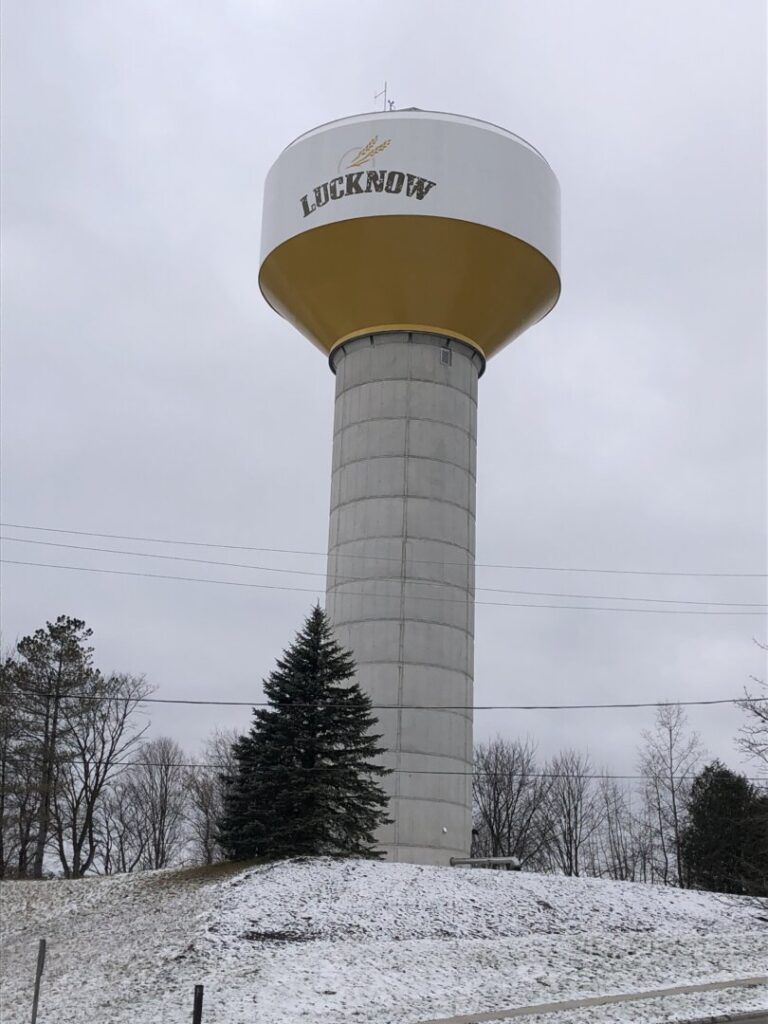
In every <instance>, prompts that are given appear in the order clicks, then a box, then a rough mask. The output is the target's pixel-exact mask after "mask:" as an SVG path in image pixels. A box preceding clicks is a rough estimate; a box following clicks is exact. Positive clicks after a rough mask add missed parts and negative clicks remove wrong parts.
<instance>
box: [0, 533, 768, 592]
mask: <svg viewBox="0 0 768 1024" xmlns="http://www.w3.org/2000/svg"><path fill="white" fill-rule="evenodd" d="M0 541H6V542H8V541H10V542H12V543H14V544H34V545H39V546H42V547H52V548H67V549H70V550H75V551H95V552H99V553H101V554H109V555H128V556H130V557H133V558H160V559H163V560H165V561H173V562H194V563H195V564H197V565H216V566H226V567H227V568H230V569H251V570H255V571H257V572H274V573H279V574H283V573H285V574H287V575H291V576H314V577H319V578H322V579H325V580H337V581H340V582H339V583H336V584H334V585H336V586H341V585H346V584H348V583H410V584H412V585H413V584H415V585H416V586H425V587H454V588H455V587H456V586H457V585H456V584H452V583H449V582H447V581H445V580H425V579H419V578H417V577H413V576H382V577H370V576H340V575H337V576H334V575H332V574H331V573H327V572H312V571H310V570H307V569H285V568H279V567H275V566H271V565H253V564H250V563H248V562H222V561H218V560H216V559H210V558H192V557H190V556H189V555H166V554H160V553H154V552H149V551H123V550H120V549H119V548H102V547H92V546H90V545H86V544H65V543H62V542H57V541H47V540H34V539H32V538H29V537H8V536H0ZM473 590H474V591H475V592H483V593H492V594H517V595H520V596H525V597H556V598H573V599H579V600H581V599H583V600H591V601H644V602H646V603H648V604H691V605H700V606H705V607H719V608H762V609H766V608H768V605H767V604H765V603H758V602H745V601H692V600H685V599H683V598H671V597H665V598H661V597H622V596H619V595H616V594H568V593H562V592H554V593H552V592H549V591H541V590H509V589H506V588H502V587H474V588H473ZM382 596H389V595H382ZM430 600H433V599H432V598H430Z"/></svg>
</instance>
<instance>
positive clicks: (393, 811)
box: [326, 332, 484, 864]
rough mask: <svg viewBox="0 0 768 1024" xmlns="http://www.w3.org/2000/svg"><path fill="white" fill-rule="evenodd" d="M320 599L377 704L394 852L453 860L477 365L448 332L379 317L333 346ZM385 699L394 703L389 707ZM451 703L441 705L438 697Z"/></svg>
mask: <svg viewBox="0 0 768 1024" xmlns="http://www.w3.org/2000/svg"><path fill="white" fill-rule="evenodd" d="M332 361H333V368H334V370H335V372H336V408H335V425H334V441H333V477H332V485H331V518H330V534H329V557H328V591H327V602H326V607H327V611H328V614H329V616H330V618H331V621H332V623H333V625H334V628H335V631H336V635H337V637H338V639H339V641H340V642H341V643H343V644H344V645H345V646H346V647H348V648H349V649H350V650H351V651H352V652H353V654H354V657H355V660H356V663H357V679H358V681H359V683H360V684H361V686H362V687H363V689H364V690H365V691H366V692H367V693H368V694H369V695H370V696H371V698H372V699H373V703H374V705H377V708H376V710H375V712H374V713H375V714H376V716H377V718H378V720H379V725H378V727H377V731H379V732H381V733H382V734H383V738H382V741H381V742H382V746H384V747H386V748H387V750H388V753H387V755H386V756H385V757H384V758H383V763H384V764H385V765H386V767H388V768H391V769H393V773H392V774H391V775H389V776H387V778H386V779H385V780H383V784H384V786H385V788H386V790H387V792H388V794H389V796H390V809H389V813H390V817H392V818H393V819H394V820H393V823H392V824H391V825H389V826H386V827H385V828H384V829H383V830H382V832H381V834H380V835H379V837H378V839H379V842H380V844H381V846H382V848H383V849H384V850H385V853H386V855H387V857H388V858H389V859H391V860H400V861H410V862H416V863H425V864H448V863H449V860H450V858H451V857H461V856H467V855H468V854H469V848H470V842H471V833H472V820H471V812H472V786H471V781H472V780H471V771H472V710H471V708H472V678H473V636H474V557H475V555H474V552H475V453H476V424H477V381H478V375H479V372H480V371H481V369H482V367H483V363H484V361H483V358H482V356H481V355H480V354H479V353H478V352H477V350H476V349H475V348H473V347H471V346H469V345H466V344H464V343H462V342H460V341H456V340H455V339H449V338H446V337H445V336H439V335H433V334H415V333H406V332H402V333H398V332H392V333H386V334H380V335H374V336H366V337H364V338H360V339H356V340H352V341H349V342H346V343H345V344H343V345H342V346H340V347H339V348H338V349H337V350H336V351H335V353H334V355H333V359H332ZM381 705H388V707H385V708H382V707H380V706H381ZM440 708H444V710H440Z"/></svg>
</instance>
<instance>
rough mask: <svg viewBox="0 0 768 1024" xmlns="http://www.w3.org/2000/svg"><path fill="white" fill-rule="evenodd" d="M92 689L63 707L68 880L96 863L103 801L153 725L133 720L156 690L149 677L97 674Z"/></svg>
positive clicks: (57, 825) (62, 848) (59, 836)
mask: <svg viewBox="0 0 768 1024" xmlns="http://www.w3.org/2000/svg"><path fill="white" fill-rule="evenodd" d="M86 690H87V692H86V691H85V690H83V691H81V694H80V699H79V700H78V701H77V702H72V701H64V702H62V706H61V718H62V724H63V726H64V728H65V729H66V734H67V737H68V742H67V748H68V751H69V754H68V756H67V757H66V758H60V759H59V760H58V761H57V764H56V772H55V783H54V796H53V813H52V819H53V836H54V841H55V843H56V849H57V852H58V855H59V860H60V862H61V866H62V869H63V871H64V874H65V876H66V877H67V878H80V877H81V876H82V875H84V874H86V872H87V871H89V870H90V869H91V867H92V866H93V864H94V861H95V859H96V856H97V854H98V852H99V845H100V842H101V840H102V833H101V831H100V829H99V828H98V816H97V810H98V807H99V804H100V802H101V801H102V799H103V797H104V796H105V791H106V787H107V785H108V783H109V781H110V779H111V778H112V777H113V776H114V774H115V772H116V771H118V769H119V768H120V762H121V761H122V760H123V759H124V758H126V757H128V756H129V755H130V753H131V751H132V750H133V749H134V748H135V747H136V746H137V745H138V743H139V741H140V739H141V736H142V735H143V733H144V732H145V731H146V728H147V727H146V726H144V728H140V727H138V726H136V725H134V723H133V716H134V712H135V710H136V708H137V706H138V704H139V702H140V701H141V699H142V698H143V697H146V696H147V694H148V693H149V692H150V687H149V686H148V685H147V684H146V682H145V681H144V679H142V678H140V677H133V676H128V675H112V676H108V677H104V676H102V675H100V674H99V673H93V674H92V675H91V676H90V679H89V685H88V686H87V688H86Z"/></svg>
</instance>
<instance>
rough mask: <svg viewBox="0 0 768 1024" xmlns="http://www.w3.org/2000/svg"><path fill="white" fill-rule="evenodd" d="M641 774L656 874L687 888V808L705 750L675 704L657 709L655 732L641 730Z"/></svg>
mask: <svg viewBox="0 0 768 1024" xmlns="http://www.w3.org/2000/svg"><path fill="white" fill-rule="evenodd" d="M642 735H643V746H642V747H641V748H640V751H639V754H640V771H641V773H642V775H643V776H644V780H645V794H644V795H645V801H646V803H647V806H648V812H649V813H648V818H649V820H650V821H652V822H653V832H654V840H655V843H654V845H655V849H656V858H655V860H656V869H655V870H656V874H657V876H658V877H659V879H660V880H661V881H662V882H664V883H665V884H670V883H672V884H676V885H680V886H685V884H686V882H685V872H684V867H683V857H682V834H683V827H684V824H685V813H686V812H685V808H686V805H687V803H688V798H689V796H690V791H691V785H692V782H693V776H694V775H695V774H696V769H697V767H698V766H699V764H700V762H701V759H702V756H703V748H702V745H701V742H700V740H699V736H698V734H697V733H695V732H693V733H688V732H687V730H686V717H685V712H684V711H683V709H682V708H681V707H680V705H679V704H668V705H666V706H664V707H659V708H657V709H656V722H655V724H654V727H653V729H646V730H644V731H643V734H642Z"/></svg>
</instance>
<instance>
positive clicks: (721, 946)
mask: <svg viewBox="0 0 768 1024" xmlns="http://www.w3.org/2000/svg"><path fill="white" fill-rule="evenodd" d="M1 897H2V925H3V932H2V941H3V952H2V963H1V965H0V968H1V970H0V981H1V983H2V989H1V991H2V1004H1V1005H2V1011H3V1012H2V1019H3V1021H4V1024H16V1022H19V1024H20V1022H22V1021H26V1020H28V1019H29V1008H30V1004H31V987H32V979H33V976H34V965H35V959H36V951H37V940H38V939H39V938H43V937H44V938H46V939H47V940H48V950H49V953H48V962H47V964H46V971H45V976H44V982H43V989H42V997H41V1009H40V1021H41V1024H47V1022H53V1021H55V1022H57V1024H92V1022H93V1021H94V1020H99V1019H103V1020H105V1021H108V1022H110V1024H128V1022H129V1021H130V1022H131V1024H135V1022H136V1021H141V1022H142V1024H155V1022H157V1024H160V1022H162V1024H176V1022H179V1024H181V1022H182V1021H183V1022H187V1021H188V1020H189V1019H190V1017H191V1005H192V989H193V986H194V985H195V984H196V983H203V984H204V985H205V988H206V992H205V1013H204V1018H203V1019H204V1021H206V1022H208V1021H210V1022H211V1024H256V1022H258V1024H294V1022H306V1024H321V1022H322V1024H352V1022H362V1021H364V1022H366V1024H368V1022H369V1024H416V1022H418V1021H421V1020H425V1019H429V1018H435V1017H441V1016H449V1015H451V1014H459V1013H472V1012H478V1011H482V1010H492V1009H497V1008H511V1007H514V1006H524V1005H529V1004H536V1003H549V1002H554V1001H556V1000H561V999H563V1000H564V999H574V998H582V997H585V996H593V995H604V994H607V993H625V992H639V991H645V990H648V989H655V988H665V987H669V986H673V985H686V984H695V983H698V982H702V983H703V982H708V981H721V980H722V981H728V980H733V979H736V978H742V977H747V976H752V975H758V974H762V973H766V971H767V970H768V906H766V907H763V908H761V907H760V906H758V905H756V904H755V903H754V902H750V901H749V900H744V899H739V898H736V897H724V896H716V895H712V894H705V893H698V892H685V891H682V890H678V889H671V888H661V887H656V886H646V885H641V884H638V883H620V882H608V881H602V880H596V879H578V878H576V879H574V878H558V877H553V876H551V875H535V874H526V873H517V872H501V871H489V870H459V869H452V868H434V867H420V866H417V865H410V864H381V863H372V862H364V861H352V860H348V861H332V860H327V859H319V860H307V861H291V862H282V863H278V864H273V865H266V866H260V867H252V868H245V869H240V870H237V871H236V872H226V871H213V872H212V873H210V874H206V873H205V872H198V873H195V872H192V873H186V872H174V871H166V872H153V873H146V874H140V875H132V876H117V877H114V878H101V879H97V878H89V879H83V880H79V881H55V882H42V883H32V882H6V883H4V884H3V886H2V887H1ZM653 1002H654V1003H655V1004H656V1005H651V1003H650V1002H648V1003H643V1004H640V1003H637V1004H631V1009H630V1008H629V1007H628V1006H627V1005H624V1006H618V1007H615V1008H591V1009H590V1010H588V1011H586V1010H582V1011H572V1012H571V1013H570V1015H563V1014H560V1015H558V1016H557V1018H556V1020H557V1022H559V1024H566V1021H573V1022H574V1024H582V1022H586V1021H587V1020H590V1021H595V1022H596V1024H597V1022H600V1024H603V1022H609V1021H624V1020H632V1021H638V1022H640V1021H657V1020H679V1019H684V1018H689V1017H693V1016H697V1015H699V1014H707V1013H722V1012H725V1011H726V1010H727V1011H734V1012H735V1011H737V1010H746V1009H753V1008H763V1007H766V1008H768V987H765V988H762V989H757V990H744V989H733V990H729V991H728V992H727V993H717V992H713V993H706V994H703V995H701V996H695V997H694V996H686V997H675V998H674V999H671V998H670V999H665V1000H663V1001H656V1000H654V1001H653ZM654 1014H655V1016H654ZM529 1019H532V1020H533V1019H536V1018H529ZM539 1019H540V1020H541V1021H542V1022H549V1021H550V1020H551V1021H552V1024H554V1021H555V1018H553V1017H552V1016H551V1015H545V1016H541V1017H540V1018H539Z"/></svg>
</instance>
